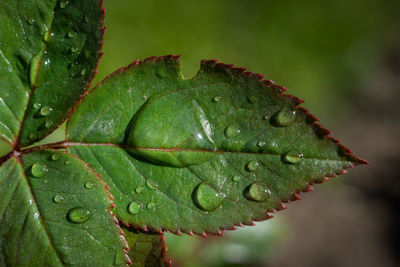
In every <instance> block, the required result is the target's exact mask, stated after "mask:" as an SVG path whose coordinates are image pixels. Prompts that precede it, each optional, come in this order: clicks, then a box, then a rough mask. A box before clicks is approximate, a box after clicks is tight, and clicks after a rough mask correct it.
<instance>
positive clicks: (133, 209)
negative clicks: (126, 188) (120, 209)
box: [128, 201, 140, 215]
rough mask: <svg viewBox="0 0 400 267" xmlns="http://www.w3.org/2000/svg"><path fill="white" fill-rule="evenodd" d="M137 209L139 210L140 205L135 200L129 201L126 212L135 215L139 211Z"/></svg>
mask: <svg viewBox="0 0 400 267" xmlns="http://www.w3.org/2000/svg"><path fill="white" fill-rule="evenodd" d="M139 211H140V205H139V204H138V203H137V202H136V201H132V202H131V203H129V205H128V212H129V213H130V214H133V215H136V214H138V213H139Z"/></svg>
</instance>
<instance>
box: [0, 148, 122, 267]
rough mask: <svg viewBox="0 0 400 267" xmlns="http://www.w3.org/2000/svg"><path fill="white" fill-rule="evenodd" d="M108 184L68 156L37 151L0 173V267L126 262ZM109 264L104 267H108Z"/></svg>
mask: <svg viewBox="0 0 400 267" xmlns="http://www.w3.org/2000/svg"><path fill="white" fill-rule="evenodd" d="M105 187H106V185H105V183H104V182H103V181H102V180H100V179H99V177H98V176H97V174H95V173H94V172H93V171H92V170H91V169H89V168H88V167H87V166H86V165H85V163H83V162H82V161H80V160H79V159H77V158H75V157H74V156H72V155H70V154H66V153H63V152H55V151H50V150H46V151H37V152H33V153H30V154H27V155H24V156H22V161H20V160H19V158H14V157H12V158H10V159H8V160H7V161H6V162H5V163H3V164H2V165H1V167H0V195H1V196H2V197H1V199H0V216H1V218H2V219H1V221H0V225H1V228H0V251H1V253H0V265H1V266H64V265H75V266H110V265H112V264H114V258H115V257H116V255H117V256H118V257H120V258H122V259H124V261H123V262H120V263H119V264H116V265H117V266H125V264H126V262H128V258H127V256H126V254H125V252H124V249H125V247H126V243H125V241H124V239H123V238H122V236H121V229H120V228H119V227H118V226H116V224H115V218H114V217H113V215H112V213H111V212H110V211H109V209H110V206H111V204H112V202H111V200H110V195H109V193H108V192H107V190H106V188H105ZM104 264H105V265H104Z"/></svg>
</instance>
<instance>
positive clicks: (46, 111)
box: [39, 107, 53, 117]
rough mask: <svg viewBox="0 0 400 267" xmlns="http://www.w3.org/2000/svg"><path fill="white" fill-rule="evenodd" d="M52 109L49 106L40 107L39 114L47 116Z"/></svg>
mask: <svg viewBox="0 0 400 267" xmlns="http://www.w3.org/2000/svg"><path fill="white" fill-rule="evenodd" d="M52 111H53V109H52V108H50V107H42V108H41V109H40V111H39V113H40V115H42V116H43V117H46V116H49V115H50V113H51V112H52Z"/></svg>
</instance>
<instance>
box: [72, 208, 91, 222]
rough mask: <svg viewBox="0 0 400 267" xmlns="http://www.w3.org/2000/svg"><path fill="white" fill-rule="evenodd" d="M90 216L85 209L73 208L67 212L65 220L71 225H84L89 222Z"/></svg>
mask: <svg viewBox="0 0 400 267" xmlns="http://www.w3.org/2000/svg"><path fill="white" fill-rule="evenodd" d="M90 216H91V213H90V211H89V210H88V209H87V208H82V207H80V208H73V209H71V210H70V211H68V214H67V219H68V221H70V222H72V223H84V222H86V221H87V220H89V218H90Z"/></svg>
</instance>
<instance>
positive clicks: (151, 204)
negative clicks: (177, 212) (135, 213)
mask: <svg viewBox="0 0 400 267" xmlns="http://www.w3.org/2000/svg"><path fill="white" fill-rule="evenodd" d="M155 206H156V203H154V202H150V203H148V204H147V206H146V208H147V209H149V210H152V209H154V207H155Z"/></svg>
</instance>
